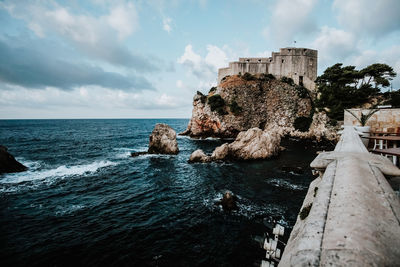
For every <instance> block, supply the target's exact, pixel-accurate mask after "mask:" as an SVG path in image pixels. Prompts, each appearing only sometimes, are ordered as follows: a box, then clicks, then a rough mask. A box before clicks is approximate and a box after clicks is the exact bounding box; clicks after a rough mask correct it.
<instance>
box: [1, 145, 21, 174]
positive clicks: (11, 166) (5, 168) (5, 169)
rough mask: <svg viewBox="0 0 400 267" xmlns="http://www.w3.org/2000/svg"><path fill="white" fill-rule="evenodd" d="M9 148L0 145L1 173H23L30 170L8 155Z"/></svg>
mask: <svg viewBox="0 0 400 267" xmlns="http://www.w3.org/2000/svg"><path fill="white" fill-rule="evenodd" d="M7 150H8V149H7V147H5V146H2V145H0V173H11V172H23V171H26V170H27V169H28V168H27V167H25V166H24V165H22V164H21V163H19V162H18V161H17V160H16V159H15V158H14V156H13V155H11V154H10V153H8V151H7Z"/></svg>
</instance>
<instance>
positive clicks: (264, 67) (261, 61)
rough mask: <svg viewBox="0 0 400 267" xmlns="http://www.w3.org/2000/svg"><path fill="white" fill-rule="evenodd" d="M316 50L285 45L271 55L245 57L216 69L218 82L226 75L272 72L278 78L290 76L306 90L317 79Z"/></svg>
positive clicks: (312, 87) (309, 88) (311, 88)
mask: <svg viewBox="0 0 400 267" xmlns="http://www.w3.org/2000/svg"><path fill="white" fill-rule="evenodd" d="M317 63H318V51H317V50H313V49H309V48H297V47H286V48H281V49H280V52H272V56H271V57H246V58H239V61H234V62H230V63H229V67H227V68H221V69H219V70H218V83H220V82H221V80H222V79H223V78H224V77H225V76H228V75H237V74H244V73H246V72H248V73H250V74H261V73H265V74H268V73H269V74H272V75H274V76H275V77H276V78H278V79H280V78H282V77H283V76H286V77H289V78H292V79H293V81H294V82H295V83H296V84H297V85H302V86H304V87H305V88H307V89H308V90H314V89H315V80H316V79H317Z"/></svg>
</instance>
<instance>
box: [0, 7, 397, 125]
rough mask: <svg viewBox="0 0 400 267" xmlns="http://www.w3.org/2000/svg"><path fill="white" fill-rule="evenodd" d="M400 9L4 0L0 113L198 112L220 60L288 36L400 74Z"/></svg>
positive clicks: (322, 64)
mask: <svg viewBox="0 0 400 267" xmlns="http://www.w3.org/2000/svg"><path fill="white" fill-rule="evenodd" d="M399 14H400V1H399V0H379V1H377V0H264V1H261V0H247V1H242V0H230V1H222V0H136V1H128V0H116V1H106V0H87V1H79V0H69V1H57V0H29V1H25V0H11V1H9V0H0V25H1V27H0V119H62V118H190V116H191V110H192V99H193V96H194V94H195V93H196V91H201V92H203V93H207V92H208V91H209V89H210V88H211V87H212V86H214V85H216V82H217V71H218V68H222V67H227V66H228V63H229V62H230V61H235V60H237V59H238V58H239V57H259V56H265V57H269V56H271V52H272V51H275V52H278V51H279V48H283V47H293V46H296V47H305V48H312V49H317V50H318V75H321V74H322V73H323V71H324V70H325V69H326V68H327V67H329V66H331V65H333V64H335V63H338V62H340V63H343V64H345V65H354V66H356V67H357V68H364V67H366V66H367V65H369V64H373V63H386V64H388V65H390V66H392V67H393V68H394V70H395V72H397V73H398V76H400V15H399ZM294 41H296V43H294ZM392 85H393V88H394V89H398V88H400V77H396V78H395V79H394V80H393V81H392Z"/></svg>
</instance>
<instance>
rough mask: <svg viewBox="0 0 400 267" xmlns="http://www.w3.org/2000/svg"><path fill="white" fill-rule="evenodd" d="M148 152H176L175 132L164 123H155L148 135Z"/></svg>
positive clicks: (177, 150)
mask: <svg viewBox="0 0 400 267" xmlns="http://www.w3.org/2000/svg"><path fill="white" fill-rule="evenodd" d="M149 139H150V143H149V150H148V153H149V154H178V152H179V149H178V142H177V141H176V132H175V131H174V129H172V128H171V127H170V126H168V125H167V124H164V123H157V124H156V126H155V127H154V130H153V132H152V133H151V135H150V138H149Z"/></svg>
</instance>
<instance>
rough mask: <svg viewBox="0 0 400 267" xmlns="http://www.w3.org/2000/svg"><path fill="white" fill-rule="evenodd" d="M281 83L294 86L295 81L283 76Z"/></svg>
mask: <svg viewBox="0 0 400 267" xmlns="http://www.w3.org/2000/svg"><path fill="white" fill-rule="evenodd" d="M281 82H283V83H287V84H289V85H294V81H293V79H292V78H289V77H286V76H283V77H282V78H281Z"/></svg>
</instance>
